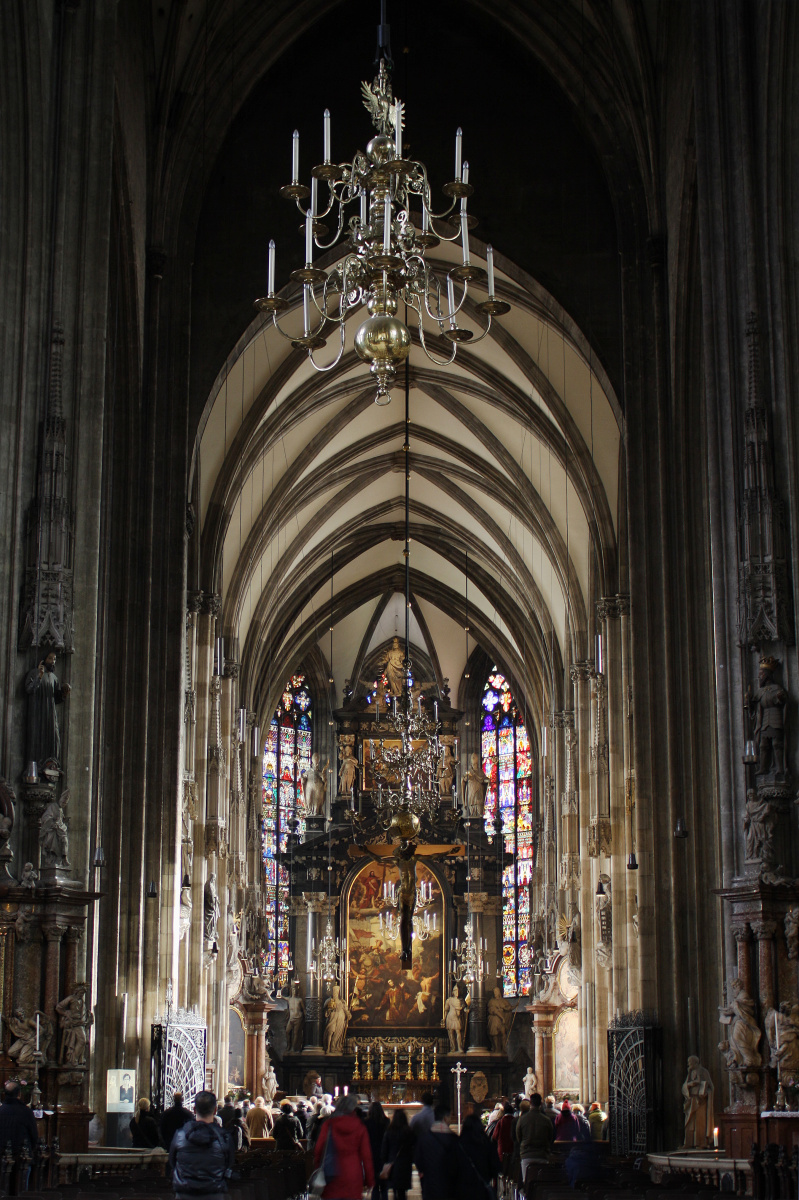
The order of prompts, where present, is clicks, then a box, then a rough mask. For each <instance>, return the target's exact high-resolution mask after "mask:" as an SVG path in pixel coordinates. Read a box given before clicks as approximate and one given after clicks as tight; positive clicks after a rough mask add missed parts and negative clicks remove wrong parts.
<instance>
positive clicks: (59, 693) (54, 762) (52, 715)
mask: <svg viewBox="0 0 799 1200" xmlns="http://www.w3.org/2000/svg"><path fill="white" fill-rule="evenodd" d="M55 662H56V656H55V652H54V651H51V652H50V654H48V655H47V657H46V658H43V659H42V661H41V662H40V663H39V665H38V666H37V667H34V668H33V670H32V671H29V672H28V676H27V678H26V680H25V691H26V692H27V693H28V758H27V761H28V762H35V763H36V764H37V766H38V767H39V769H40V770H45V769H49V770H54V771H57V770H58V769H59V767H60V766H61V733H60V731H59V728H58V716H57V714H56V705H57V704H62V703H63V701H64V700H66V698H67V696H68V695H69V690H70V689H69V684H68V683H59V682H58V678H57V676H56V674H55Z"/></svg>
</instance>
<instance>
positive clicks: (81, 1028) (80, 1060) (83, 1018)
mask: <svg viewBox="0 0 799 1200" xmlns="http://www.w3.org/2000/svg"><path fill="white" fill-rule="evenodd" d="M55 1010H56V1012H57V1013H58V1015H59V1017H60V1018H61V1054H60V1055H59V1060H58V1061H59V1062H60V1063H61V1065H62V1066H65V1067H66V1066H68V1067H83V1066H85V1064H86V1031H87V1029H90V1028H91V1026H92V1025H93V1024H94V1017H93V1016H92V1014H91V1013H87V1012H86V984H85V983H76V984H75V986H74V987H73V989H72V992H71V993H70V995H69V996H65V997H64V999H63V1000H59V1002H58V1004H56V1006H55Z"/></svg>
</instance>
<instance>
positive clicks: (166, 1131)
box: [161, 1092, 194, 1150]
mask: <svg viewBox="0 0 799 1200" xmlns="http://www.w3.org/2000/svg"><path fill="white" fill-rule="evenodd" d="M193 1120H194V1113H192V1112H189V1110H188V1109H187V1108H184V1107H183V1093H182V1092H175V1094H174V1096H173V1097H172V1105H171V1107H170V1108H168V1109H167V1110H166V1112H165V1113H164V1115H163V1116H162V1117H161V1140H162V1142H163V1143H164V1145H165V1146H166V1148H167V1150H168V1149H169V1147H170V1146H171V1145H172V1138H173V1137H174V1136H175V1134H176V1133H177V1131H178V1130H179V1129H182V1128H183V1126H184V1125H185V1124H186V1123H187V1121H193Z"/></svg>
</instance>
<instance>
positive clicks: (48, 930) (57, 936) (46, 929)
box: [42, 925, 65, 942]
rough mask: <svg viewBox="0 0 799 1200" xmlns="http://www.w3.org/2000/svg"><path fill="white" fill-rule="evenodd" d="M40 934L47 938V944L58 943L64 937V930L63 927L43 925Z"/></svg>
mask: <svg viewBox="0 0 799 1200" xmlns="http://www.w3.org/2000/svg"><path fill="white" fill-rule="evenodd" d="M42 933H43V934H44V936H45V937H46V938H47V941H48V942H60V941H61V939H62V937H63V936H64V933H65V930H64V927H63V925H43V926H42Z"/></svg>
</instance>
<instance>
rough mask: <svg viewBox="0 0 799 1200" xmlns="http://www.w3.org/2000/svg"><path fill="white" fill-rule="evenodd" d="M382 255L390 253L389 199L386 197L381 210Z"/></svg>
mask: <svg viewBox="0 0 799 1200" xmlns="http://www.w3.org/2000/svg"><path fill="white" fill-rule="evenodd" d="M383 253H384V254H390V253H391V197H390V196H386V202H385V206H384V209H383Z"/></svg>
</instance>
